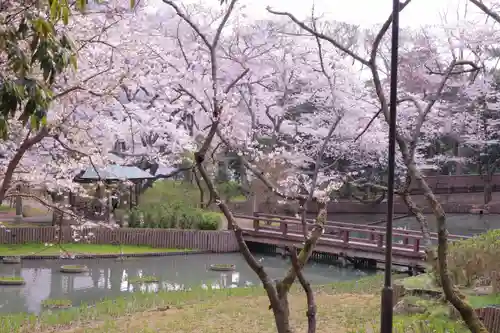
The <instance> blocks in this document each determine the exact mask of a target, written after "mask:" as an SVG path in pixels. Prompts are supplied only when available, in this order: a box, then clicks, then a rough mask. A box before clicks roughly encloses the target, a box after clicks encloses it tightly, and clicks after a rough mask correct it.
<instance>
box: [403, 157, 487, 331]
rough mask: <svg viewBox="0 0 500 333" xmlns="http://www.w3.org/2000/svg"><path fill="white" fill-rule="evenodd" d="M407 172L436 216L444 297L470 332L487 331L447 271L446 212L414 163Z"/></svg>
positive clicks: (409, 165)
mask: <svg viewBox="0 0 500 333" xmlns="http://www.w3.org/2000/svg"><path fill="white" fill-rule="evenodd" d="M407 167H408V172H409V173H410V175H411V176H412V178H414V179H415V180H416V181H417V183H418V184H419V185H420V187H421V188H422V190H423V191H424V196H425V198H426V199H427V201H428V203H429V205H430V206H431V208H432V211H433V213H434V216H435V217H436V223H437V229H438V250H437V252H438V253H437V260H438V268H439V269H438V271H439V276H440V280H441V286H442V288H443V292H444V295H445V297H446V299H447V300H448V301H449V302H450V303H451V304H452V305H453V306H454V307H455V309H457V310H458V312H460V315H461V317H462V319H463V321H464V322H465V324H466V325H467V327H468V328H469V329H470V331H471V332H472V333H488V330H487V329H486V328H485V327H484V325H483V323H482V322H481V320H480V319H479V317H478V316H477V314H476V312H475V311H474V309H473V308H472V307H471V306H470V304H468V303H467V301H466V300H465V296H464V295H462V293H461V292H460V291H459V290H458V289H457V288H456V287H455V286H454V284H453V281H452V279H451V277H450V274H449V271H448V258H447V256H448V230H447V228H446V214H445V212H444V210H443V207H442V206H441V204H440V203H439V201H438V200H437V198H436V196H435V195H434V193H433V192H432V190H431V188H430V187H429V185H428V184H427V182H426V181H425V179H424V177H423V176H422V174H421V173H420V171H419V170H418V169H417V167H416V165H415V163H413V162H411V163H408V164H407Z"/></svg>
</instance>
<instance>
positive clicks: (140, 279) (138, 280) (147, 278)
mask: <svg viewBox="0 0 500 333" xmlns="http://www.w3.org/2000/svg"><path fill="white" fill-rule="evenodd" d="M128 282H130V283H155V282H160V279H159V278H157V277H156V276H140V277H136V278H132V279H129V280H128Z"/></svg>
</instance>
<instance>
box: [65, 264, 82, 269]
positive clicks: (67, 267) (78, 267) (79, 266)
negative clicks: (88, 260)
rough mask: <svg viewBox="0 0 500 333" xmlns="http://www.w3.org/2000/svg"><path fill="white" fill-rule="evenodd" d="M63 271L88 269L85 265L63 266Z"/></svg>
mask: <svg viewBox="0 0 500 333" xmlns="http://www.w3.org/2000/svg"><path fill="white" fill-rule="evenodd" d="M61 268H63V269H81V268H87V266H85V265H63V266H61Z"/></svg>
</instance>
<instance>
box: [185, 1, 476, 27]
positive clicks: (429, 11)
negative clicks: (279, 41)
mask: <svg viewBox="0 0 500 333" xmlns="http://www.w3.org/2000/svg"><path fill="white" fill-rule="evenodd" d="M198 1H199V0H183V1H182V2H185V3H190V2H198ZM203 3H204V4H205V5H213V6H220V0H204V1H203ZM238 3H239V4H240V5H242V4H245V5H246V6H247V8H246V10H245V12H246V13H248V15H250V16H254V17H255V18H264V17H268V15H270V14H269V13H267V12H266V7H267V6H271V7H272V8H273V9H275V10H279V11H289V12H291V13H293V14H294V15H295V16H297V17H299V18H302V19H303V18H305V17H306V16H309V15H310V13H311V8H312V5H313V3H314V4H315V12H316V14H324V15H325V18H329V19H333V20H336V21H343V22H348V23H353V24H359V25H362V26H371V25H373V24H378V23H382V22H383V21H385V19H386V18H387V16H388V15H389V13H390V12H391V10H392V1H391V0H351V1H349V0H348V1H346V0H314V1H313V0H239V2H238ZM466 3H467V0H414V1H412V2H411V4H410V5H409V6H408V7H407V8H406V9H405V10H404V11H403V13H402V15H401V19H400V22H401V26H402V27H403V26H411V27H420V26H422V25H428V24H431V25H432V24H440V23H441V22H442V20H441V16H442V15H446V14H447V15H446V16H447V21H448V23H452V22H454V21H456V20H457V9H458V11H459V12H460V13H461V14H460V15H462V17H463V13H464V8H465V4H466ZM468 6H469V15H468V18H469V19H471V18H477V17H478V16H477V15H474V13H477V12H478V11H477V10H476V9H475V8H474V7H472V6H471V4H468Z"/></svg>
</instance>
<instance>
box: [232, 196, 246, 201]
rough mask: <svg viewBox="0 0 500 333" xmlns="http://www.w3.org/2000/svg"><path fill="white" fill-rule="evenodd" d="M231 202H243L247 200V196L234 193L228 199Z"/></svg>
mask: <svg viewBox="0 0 500 333" xmlns="http://www.w3.org/2000/svg"><path fill="white" fill-rule="evenodd" d="M230 201H231V202H245V201H247V197H245V196H244V195H236V196H234V197H232V198H231V199H230Z"/></svg>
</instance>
